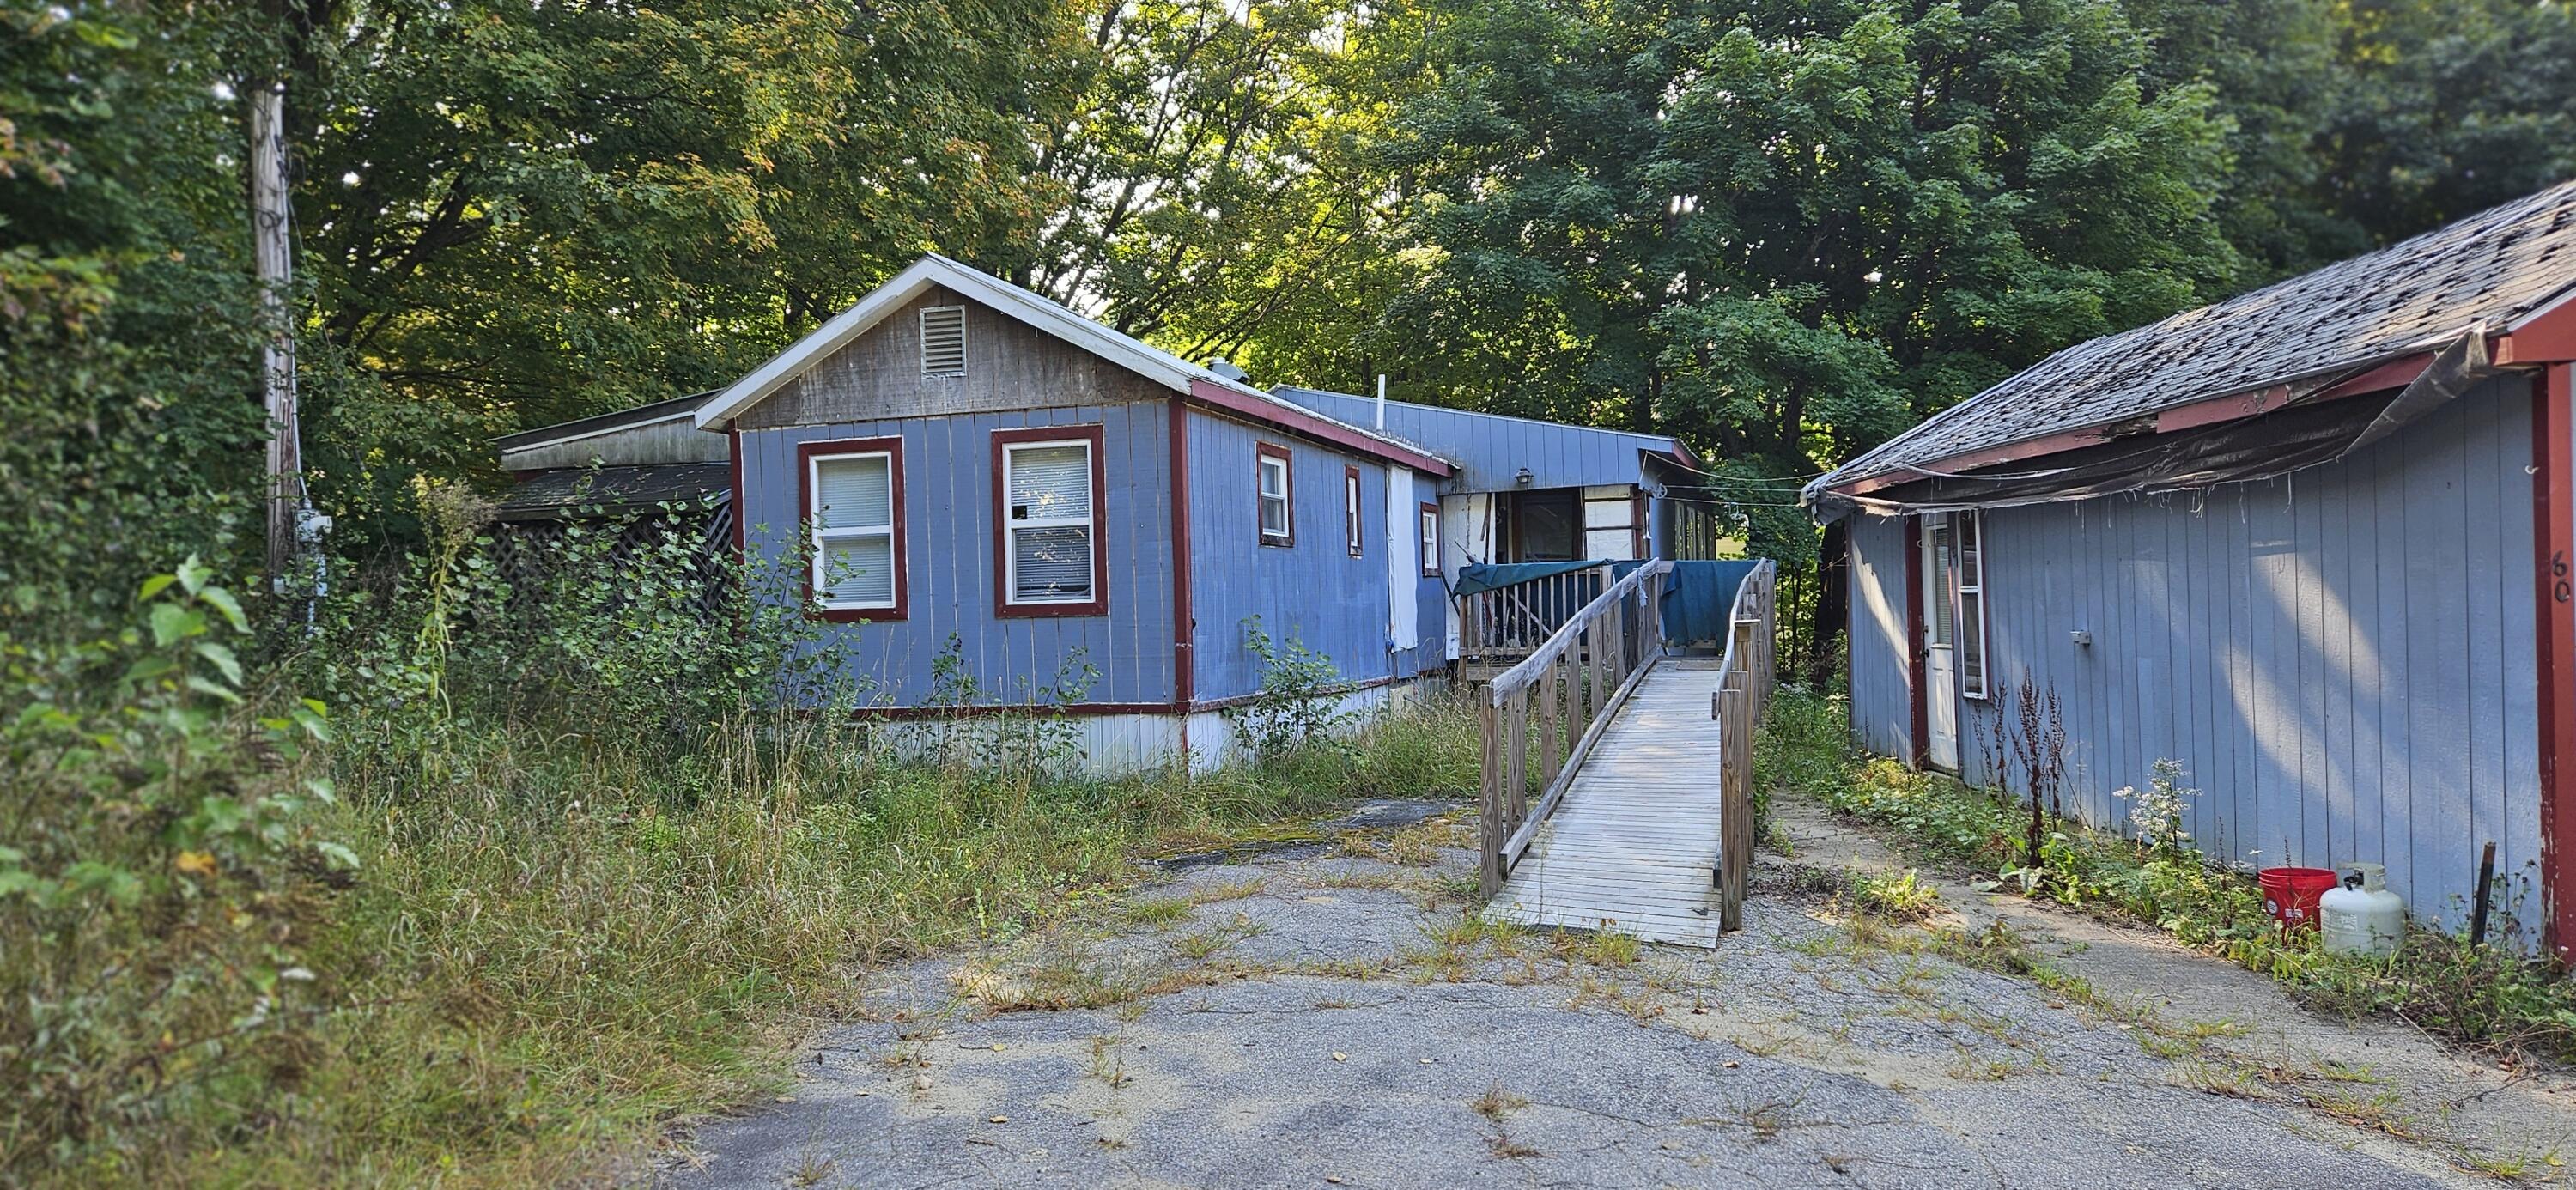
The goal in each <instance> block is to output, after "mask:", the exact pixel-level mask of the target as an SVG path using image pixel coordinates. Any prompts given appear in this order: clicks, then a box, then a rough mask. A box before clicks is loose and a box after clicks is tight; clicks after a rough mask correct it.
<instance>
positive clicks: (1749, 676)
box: [1709, 560, 1780, 930]
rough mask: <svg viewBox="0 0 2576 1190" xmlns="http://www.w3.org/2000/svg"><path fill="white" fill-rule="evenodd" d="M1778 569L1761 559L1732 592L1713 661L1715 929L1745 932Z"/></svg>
mask: <svg viewBox="0 0 2576 1190" xmlns="http://www.w3.org/2000/svg"><path fill="white" fill-rule="evenodd" d="M1779 573H1780V568H1779V566H1778V565H1777V564H1775V563H1772V562H1770V561H1767V560H1766V561H1764V562H1763V563H1762V564H1761V565H1758V566H1755V567H1754V568H1753V572H1752V573H1750V574H1747V575H1745V576H1744V581H1743V582H1742V583H1740V584H1738V585H1737V586H1736V588H1735V605H1734V609H1733V610H1732V611H1731V612H1730V613H1729V616H1728V619H1729V622H1730V625H1731V626H1730V628H1729V630H1728V632H1727V634H1726V655H1725V657H1724V659H1723V660H1721V661H1719V662H1718V681H1717V692H1716V693H1715V694H1713V695H1711V696H1710V697H1709V704H1710V705H1709V717H1710V718H1712V719H1715V720H1716V721H1717V733H1718V734H1717V741H1718V742H1717V757H1718V761H1717V763H1718V782H1719V785H1718V811H1717V816H1718V822H1717V871H1716V873H1714V875H1715V877H1716V883H1717V893H1718V896H1717V901H1718V928H1719V929H1720V930H1739V929H1742V928H1744V896H1745V892H1746V889H1747V886H1748V885H1749V884H1750V882H1751V879H1752V875H1753V733H1754V729H1755V727H1756V726H1757V725H1759V724H1760V723H1761V722H1762V712H1763V710H1764V709H1765V708H1767V707H1769V706H1770V705H1771V692H1772V687H1773V686H1775V685H1776V684H1777V683H1778V681H1779V670H1778V665H1777V662H1778V659H1777V658H1776V657H1775V656H1774V652H1773V651H1774V649H1775V648H1776V647H1777V640H1776V629H1777V626H1778V623H1777V619H1776V613H1775V609H1774V606H1773V603H1772V599H1773V596H1774V595H1775V594H1776V593H1777V588H1778V582H1779Z"/></svg>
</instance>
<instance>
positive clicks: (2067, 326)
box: [1381, 0, 2237, 559]
mask: <svg viewBox="0 0 2576 1190" xmlns="http://www.w3.org/2000/svg"><path fill="white" fill-rule="evenodd" d="M2149 50H2150V46H2149V43H2148V41H2147V39H2146V38H2145V37H2144V36H2143V35H2141V34H2140V33H2139V32H2138V31H2137V30H2136V29H2135V28H2133V27H2132V26H2130V25H2129V24H2128V23H2126V21H2125V20H2124V19H2123V18H2122V16H2121V14H2120V12H2119V10H2118V9H2116V8H2113V7H2110V6H2105V5H2100V4H2090V3H2076V2H2050V0H2036V2H2031V3H2020V4H2012V3H1949V4H1934V5H1924V6H1912V5H1898V4H1890V3H1878V2H1869V0H1814V2H1809V3H1802V4H1790V5H1774V4H1761V5H1756V4H1716V5H1711V4H1699V3H1687V2H1676V0H1617V2H1614V3H1607V4H1600V5H1591V6H1582V7H1573V6H1565V5H1558V4H1550V3H1544V2H1542V0H1512V2H1507V3H1500V4H1478V5H1473V6H1468V5H1455V6H1452V7H1450V8H1447V9H1444V10H1442V11H1441V14H1440V19H1438V20H1437V21H1435V22H1433V24H1432V33H1431V51H1430V54H1429V57H1428V63H1429V64H1428V69H1429V71H1430V72H1431V73H1432V74H1433V75H1434V76H1435V78H1436V83H1435V84H1434V85H1433V86H1432V87H1431V89H1430V90H1429V92H1428V93H1427V94H1425V95H1423V96H1422V97H1421V98H1419V99H1417V100H1414V101H1413V102H1411V103H1409V104H1407V105H1406V107H1405V108H1404V110H1403V111H1402V113H1401V114H1400V115H1399V116H1398V117H1397V118H1396V119H1394V120H1392V121H1390V123H1389V127H1388V136H1387V138H1386V140H1385V141H1384V143H1383V145H1382V149H1381V151H1382V153H1383V155H1384V156H1383V160H1384V161H1385V163H1386V167H1387V168H1388V169H1389V171H1390V172H1391V173H1393V174H1397V175H1403V176H1408V177H1410V178H1413V179H1416V180H1417V181H1418V184H1419V186H1420V187H1421V191H1422V197H1421V199H1420V201H1419V202H1417V203H1416V204H1415V205H1414V206H1413V207H1412V209H1411V210H1410V211H1409V214H1408V218H1407V221H1406V222H1405V224H1404V227H1403V238H1402V241H1401V247H1402V248H1403V249H1406V250H1410V251H1411V252H1412V253H1413V254H1414V258H1415V259H1418V260H1420V261H1422V269H1421V274H1420V276H1419V278H1418V280H1416V281H1414V282H1413V283H1412V284H1411V285H1410V286H1409V287H1407V288H1406V289H1405V290H1404V291H1403V292H1402V293H1401V295H1400V296H1399V297H1398V298H1397V299H1396V300H1395V301H1394V302H1392V303H1391V304H1390V306H1389V307H1388V310H1387V313H1386V319H1387V322H1388V323H1389V324H1390V328H1391V329H1392V331H1393V334H1394V336H1395V338H1396V339H1398V340H1400V341H1403V342H1406V343H1410V344H1414V345H1415V349H1414V351H1413V352H1412V354H1411V357H1410V358H1409V360H1408V362H1407V366H1406V367H1405V368H1403V369H1402V372H1403V374H1404V375H1405V377H1406V378H1407V379H1408V380H1410V381H1414V382H1416V383H1417V384H1418V385H1419V386H1420V387H1424V388H1428V389H1431V390H1433V391H1439V392H1442V393H1446V394H1448V395H1449V396H1450V397H1451V398H1452V399H1454V400H1457V401H1459V402H1461V403H1465V404H1471V405H1476V406H1481V407H1486V408H1493V409H1498V410H1502V411H1507V412H1517V413H1529V414H1537V415H1544V416H1552V417H1560V418H1568V419H1571V420H1577V421H1589V422H1595V423H1602V424H1625V425H1631V426H1636V427H1640V428H1644V427H1654V428H1659V429H1662V430H1665V431H1668V432H1675V433H1679V434H1681V435H1682V436H1684V437H1685V438H1687V439H1689V440H1690V441H1692V442H1693V443H1694V444H1696V445H1698V446H1700V447H1702V448H1703V449H1704V452H1705V453H1708V454H1709V455H1710V456H1711V457H1715V458H1721V459H1729V460H1735V461H1737V462H1738V463H1739V464H1740V467H1741V469H1742V470H1744V471H1746V472H1747V473H1749V474H1751V475H1753V476H1760V477H1763V478H1764V482H1762V483H1752V484H1750V486H1747V485H1748V483H1750V481H1747V480H1742V479H1735V480H1721V481H1718V482H1716V483H1715V484H1714V485H1713V492H1714V494H1715V495H1717V496H1718V497H1719V498H1720V499H1721V500H1722V501H1724V502H1728V503H1734V504H1737V505H1740V506H1742V507H1740V508H1739V509H1738V511H1739V513H1743V514H1748V516H1747V519H1751V518H1750V516H1749V514H1751V513H1753V512H1755V511H1757V510H1764V511H1776V509H1771V508H1770V507H1769V506H1773V505H1777V504H1780V503H1782V502H1783V499H1784V495H1785V493H1786V492H1787V491H1789V490H1791V489H1789V488H1784V487H1780V486H1777V484H1776V483H1774V482H1772V481H1771V480H1770V478H1769V477H1774V476H1783V475H1795V474H1800V473H1807V472H1812V471H1814V470H1816V469H1818V468H1819V467H1821V466H1824V465H1828V464H1830V463H1832V462H1835V461H1838V460H1839V459H1841V458H1844V457H1847V456H1848V455H1849V454H1851V453H1852V452H1854V451H1857V450H1859V449H1863V448H1866V447H1868V446H1870V445H1873V444H1875V443H1876V442H1878V441H1880V440H1882V439H1884V438H1886V437H1887V436H1889V435H1891V434H1893V433H1895V432H1897V431H1899V430H1902V429H1903V428H1905V427H1906V426H1908V425H1911V424H1913V422H1914V421H1916V420H1917V419H1919V418H1920V417H1922V416H1924V415H1926V414H1928V413H1930V412H1932V411H1935V410H1937V409H1940V408H1942V407H1944V406H1946V405H1948V404H1950V403H1951V402H1954V401H1956V400H1958V399H1959V398H1961V397H1964V396H1967V395H1969V394H1971V393H1973V392H1975V391H1977V390H1979V389H1981V388H1983V387H1984V386H1986V385H1987V384H1990V383H1992V382H1994V381H1995V380H1997V379H2000V378H2001V377H2002V376H2004V375H2006V374H2009V373H2010V372H2011V371H2013V370H2015V369H2018V368H2021V367H2024V366H2027V365H2029V364H2030V363H2033V362H2035V361H2037V360H2038V359H2040V358H2041V357H2043V356H2045V355H2046V354H2047V353H2048V352H2050V351H2053V350H2055V349H2056V348H2058V347H2061V346H2064V345H2066V344H2068V343H2071V342H2075V341H2078V340H2081V339H2084V338H2088V337H2091V336H2093V335H2098V334H2102V333H2106V332H2108V331H2113V330H2118V329H2121V328H2124V327H2127V326H2131V325H2134V324H2136V323H2138V322H2142V321H2146V320H2148V319H2152V318H2155V317H2159V316H2161V315H2164V314H2167V313H2170V312H2172V311H2174V310H2177V309H2182V308H2185V307H2188V306H2191V305H2194V304H2197V303H2198V302H2199V301H2201V300H2204V299H2205V298H2206V297H2207V296H2209V295H2210V294H2211V293H2213V292H2218V291H2223V290H2224V289H2225V288H2226V286H2227V285H2228V284H2229V283H2230V281H2231V279H2232V278H2233V276H2234V274H2235V272H2236V268H2237V262H2236V257H2235V254H2234V252H2233V251H2232V249H2231V248H2230V246H2229V244H2228V243H2227V242H2226V240H2225V239H2224V238H2223V236H2222V235H2221V234H2220V225H2219V223H2218V221H2217V219H2216V217H2215V215H2214V213H2213V211H2212V203H2211V196H2212V195H2213V194H2214V193H2216V192H2217V191H2218V189H2219V187H2220V184H2221V182H2222V181H2223V180H2224V178H2225V176H2226V164H2227V159H2226V153H2225V145H2224V132H2225V124H2224V122H2223V121H2222V120H2221V119H2219V118H2218V117H2217V115H2216V114H2215V113H2214V111H2213V100H2212V96H2211V94H2210V92H2209V90H2208V88H2207V87H2205V86H2202V85H2198V84H2192V85H2177V86H2167V87H2164V88H2163V89H2161V90H2160V91H2157V92H2155V93H2153V94H2151V93H2150V89H2149V83H2150V82H2151V78H2150V76H2149V73H2148V66H2149V62H2150V57H2149ZM1795 521H1796V518H1794V517H1789V516H1763V517H1761V518H1760V519H1759V522H1758V523H1756V524H1755V525H1754V528H1755V529H1756V530H1757V536H1756V540H1755V542H1754V545H1755V547H1756V548H1758V549H1762V550H1764V551H1767V552H1770V553H1773V554H1774V555H1776V556H1781V557H1784V558H1793V559H1794V558H1798V557H1802V556H1805V555H1806V554H1807V553H1808V552H1809V551H1810V549H1811V548H1812V547H1811V545H1810V544H1809V542H1811V540H1812V534H1811V533H1810V531H1809V530H1808V529H1806V528H1805V527H1804V526H1802V525H1799V524H1797V523H1795Z"/></svg>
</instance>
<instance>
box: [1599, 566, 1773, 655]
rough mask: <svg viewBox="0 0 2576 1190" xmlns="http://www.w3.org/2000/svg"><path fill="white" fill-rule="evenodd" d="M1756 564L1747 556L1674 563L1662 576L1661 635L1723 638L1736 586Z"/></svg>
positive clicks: (1625, 569)
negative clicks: (1717, 560)
mask: <svg viewBox="0 0 2576 1190" xmlns="http://www.w3.org/2000/svg"><path fill="white" fill-rule="evenodd" d="M1759 564H1760V563H1759V562H1757V561H1755V560H1753V559H1750V558H1743V559H1736V560H1732V561H1725V562H1675V563H1673V572H1672V574H1671V575H1670V576H1668V577H1667V578H1666V579H1665V580H1664V582H1665V586H1664V639H1665V640H1671V641H1699V640H1706V641H1723V640H1725V639H1726V634H1727V631H1728V625H1727V617H1728V615H1729V614H1730V613H1732V612H1733V611H1734V610H1735V589H1736V588H1737V587H1739V586H1742V585H1743V584H1744V576H1745V575H1748V574H1751V573H1753V568H1754V567H1755V566H1757V565H1759ZM1639 565H1641V563H1637V562H1621V563H1618V564H1616V565H1614V566H1612V567H1611V570H1612V571H1613V572H1614V573H1618V574H1626V573H1627V572H1628V571H1630V570H1633V569H1635V568H1637V567H1638V566H1639Z"/></svg>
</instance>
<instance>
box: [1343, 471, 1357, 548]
mask: <svg viewBox="0 0 2576 1190" xmlns="http://www.w3.org/2000/svg"><path fill="white" fill-rule="evenodd" d="M1342 536H1343V537H1344V538H1346V539H1348V542H1349V545H1350V551H1351V556H1352V557H1354V558H1356V557H1359V556H1360V469H1359V468H1357V467H1353V466H1350V465H1348V464H1344V465H1343V467H1342Z"/></svg>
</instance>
